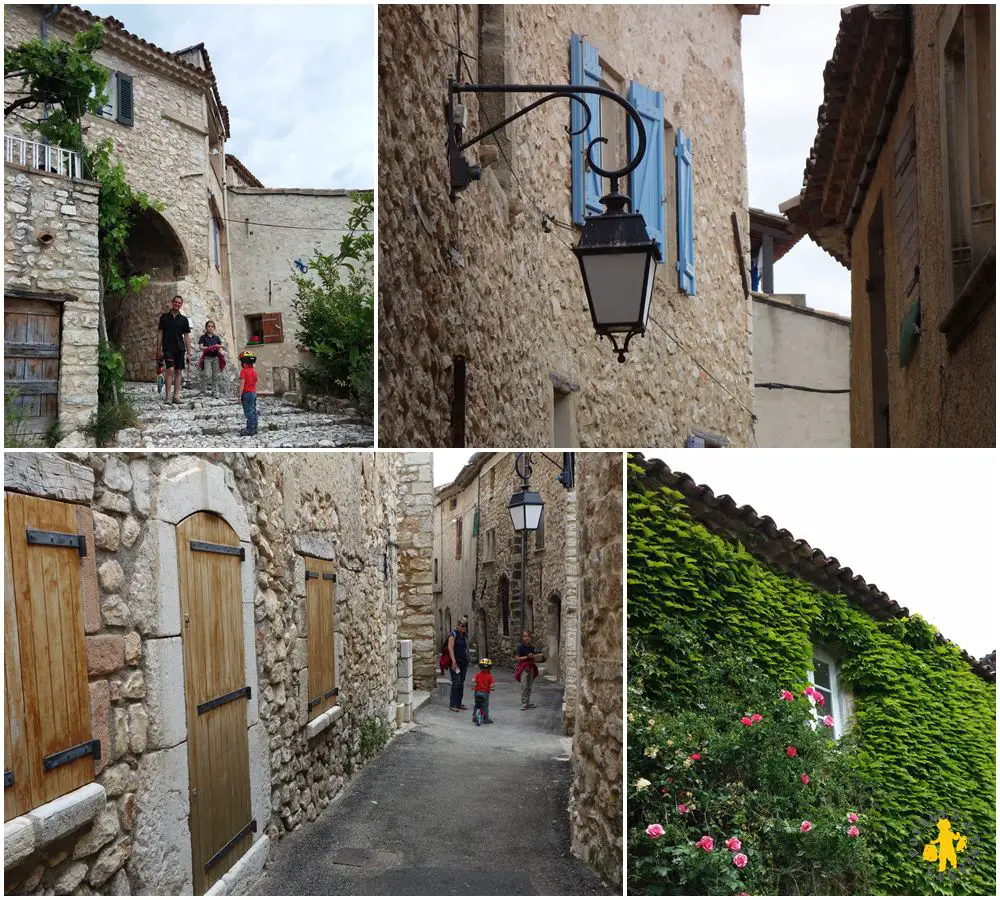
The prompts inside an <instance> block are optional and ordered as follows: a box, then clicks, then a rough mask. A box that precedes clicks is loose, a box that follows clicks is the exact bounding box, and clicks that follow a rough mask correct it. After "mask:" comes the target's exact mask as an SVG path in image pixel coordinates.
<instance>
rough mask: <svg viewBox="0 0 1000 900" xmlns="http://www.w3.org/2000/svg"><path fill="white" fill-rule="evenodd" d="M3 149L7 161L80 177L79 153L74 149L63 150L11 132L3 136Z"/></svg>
mask: <svg viewBox="0 0 1000 900" xmlns="http://www.w3.org/2000/svg"><path fill="white" fill-rule="evenodd" d="M3 149H4V159H5V160H6V161H7V162H9V163H14V164H15V165H18V166H25V167H27V168H29V169H41V170H42V171H43V172H51V173H52V174H54V175H66V176H68V177H69V178H80V177H82V166H81V165H80V154H79V153H77V152H76V151H75V150H63V149H62V147H53V146H51V145H50V144H41V143H39V142H38V141H29V140H28V139H27V138H22V137H17V136H16V135H13V134H5V135H4V136H3Z"/></svg>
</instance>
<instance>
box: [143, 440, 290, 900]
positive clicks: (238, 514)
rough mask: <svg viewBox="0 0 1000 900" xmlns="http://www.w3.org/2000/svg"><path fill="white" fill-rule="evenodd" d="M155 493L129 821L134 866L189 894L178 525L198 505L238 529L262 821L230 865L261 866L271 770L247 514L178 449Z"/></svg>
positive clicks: (252, 745)
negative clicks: (142, 692) (143, 727)
mask: <svg viewBox="0 0 1000 900" xmlns="http://www.w3.org/2000/svg"><path fill="white" fill-rule="evenodd" d="M150 494H151V497H150V499H151V504H150V506H151V510H152V517H151V520H150V521H151V525H153V526H154V527H152V528H151V529H150V532H149V538H148V539H147V543H145V544H144V545H143V547H142V548H141V552H143V553H144V554H145V555H146V558H147V560H148V562H147V565H148V566H149V568H150V575H151V591H150V594H151V595H152V596H151V597H150V603H149V607H148V609H147V610H146V611H145V613H144V615H145V619H144V625H143V631H144V635H145V640H144V642H143V662H142V665H143V674H144V676H145V687H146V703H147V707H148V710H149V732H148V739H147V752H146V753H145V754H144V755H143V756H142V757H141V759H140V762H139V772H138V775H139V779H138V780H139V785H140V786H139V790H138V792H137V795H136V804H135V808H136V820H135V825H134V826H133V839H134V842H133V848H134V849H133V853H132V857H131V859H130V860H129V862H128V864H127V865H128V870H129V872H130V874H132V875H135V876H137V877H138V880H139V882H140V883H142V884H147V885H157V887H158V889H159V890H160V892H161V893H163V894H170V895H174V894H190V893H192V890H193V887H194V880H193V872H192V852H191V831H190V826H189V816H190V810H191V806H190V797H189V792H190V785H191V778H190V773H189V769H188V733H189V732H188V723H187V715H186V709H185V702H184V691H185V676H186V672H185V667H184V650H183V638H182V636H181V635H182V627H183V626H182V622H181V618H182V616H181V585H180V575H179V567H178V552H177V527H178V525H180V524H181V523H182V522H183V521H184V520H186V519H188V518H189V517H190V516H192V515H193V514H195V513H199V512H206V513H213V514H215V515H216V516H218V517H219V518H220V519H222V520H223V521H224V522H225V523H226V524H227V525H228V526H229V527H230V528H231V529H232V530H233V531H234V532H235V533H236V537H237V538H238V539H239V543H240V546H241V547H242V548H243V550H244V553H245V556H246V561H245V562H244V563H243V564H242V565H241V567H240V582H241V593H242V630H243V648H244V669H245V672H244V677H245V682H244V683H245V684H249V685H251V688H252V692H251V697H250V700H249V702H248V703H247V740H248V744H249V757H250V759H249V763H250V790H251V793H250V802H251V809H252V814H253V816H254V818H255V819H256V820H257V821H258V823H260V824H261V827H260V828H259V829H258V831H257V833H256V835H255V840H254V843H253V846H252V847H251V849H250V850H249V851H248V852H247V854H246V855H245V856H243V857H242V858H241V859H240V861H239V862H237V863H236V866H235V867H234V868H233V870H232V872H233V873H234V875H235V873H236V870H237V869H240V870H246V869H247V868H248V867H249V868H251V869H258V868H262V867H263V864H264V862H265V861H266V859H267V852H268V845H269V840H268V838H267V836H266V834H265V833H264V832H265V830H266V823H267V821H268V819H269V816H270V796H271V772H270V752H269V749H268V744H267V734H266V731H265V729H264V726H263V724H262V723H260V722H259V720H258V709H257V703H258V697H257V685H258V681H257V654H256V646H255V623H254V600H255V596H256V578H255V573H254V565H253V544H252V543H251V538H250V522H249V520H248V518H247V514H246V511H245V509H244V508H243V506H242V505H241V504H240V503H239V502H238V501H237V500H236V497H235V495H234V493H233V491H231V490H230V489H229V487H228V486H227V485H226V478H225V472H224V471H223V470H222V469H221V468H219V467H218V466H215V465H212V464H211V463H208V462H206V461H205V460H203V459H198V458H194V457H191V456H181V457H178V458H176V459H174V460H171V462H170V463H169V464H168V465H167V466H166V467H165V468H164V470H163V471H162V472H161V473H160V475H159V477H158V478H157V480H156V482H155V483H154V485H153V490H152V491H151V492H150Z"/></svg>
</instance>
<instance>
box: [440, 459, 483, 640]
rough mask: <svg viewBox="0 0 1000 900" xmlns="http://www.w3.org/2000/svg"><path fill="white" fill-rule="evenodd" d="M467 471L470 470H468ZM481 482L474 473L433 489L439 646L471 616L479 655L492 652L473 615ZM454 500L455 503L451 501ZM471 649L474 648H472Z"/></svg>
mask: <svg viewBox="0 0 1000 900" xmlns="http://www.w3.org/2000/svg"><path fill="white" fill-rule="evenodd" d="M467 474H468V473H467ZM480 491H481V485H480V483H479V479H478V478H477V477H476V476H475V475H472V476H471V478H469V479H468V480H467V483H466V481H463V482H462V483H458V482H457V481H456V482H453V483H452V484H448V485H444V486H443V487H440V488H438V489H437V490H436V491H435V493H434V559H435V560H436V561H437V565H438V581H437V589H436V590H435V593H434V622H435V634H436V639H437V643H438V649H440V648H441V645H442V643H443V641H444V638H445V637H446V636H447V634H448V631H449V623H450V628H454V627H455V626H456V625H457V624H458V620H459V618H460V617H462V616H468V617H469V642H470V644H471V645H475V647H476V648H477V650H476V652H477V653H478V654H479V656H480V658H482V657H483V656H485V655H486V654H487V649H485V648H487V647H488V646H489V652H492V645H491V642H488V641H483V639H482V635H480V634H479V632H478V630H477V627H476V620H475V619H474V618H473V614H472V613H473V608H474V607H476V608H478V607H477V605H476V601H475V599H474V595H475V591H476V578H477V576H478V573H479V570H480V568H481V566H482V564H483V563H482V560H483V559H484V552H485V551H484V548H483V546H482V543H483V540H484V538H483V533H482V529H480V536H479V538H476V537H475V536H473V534H472V527H473V524H474V522H475V517H476V509H477V508H478V505H479V495H480ZM452 504H454V506H453V505H452ZM460 524H461V528H462V556H461V558H458V557H457V556H456V552H457V551H456V541H457V536H456V531H457V529H458V527H459V525H460ZM470 652H471V650H470Z"/></svg>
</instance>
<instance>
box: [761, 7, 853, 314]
mask: <svg viewBox="0 0 1000 900" xmlns="http://www.w3.org/2000/svg"><path fill="white" fill-rule="evenodd" d="M839 27H840V7H839V6H832V5H826V4H809V5H802V4H795V5H785V4H772V5H770V6H765V7H764V8H763V9H762V10H761V13H760V15H759V16H744V17H743V85H744V94H745V98H746V137H747V156H748V168H749V179H750V206H751V207H754V208H756V209H763V210H765V211H767V212H771V213H777V212H778V204H779V203H783V202H784V201H785V200H788V199H789V198H791V197H794V196H796V195H797V194H798V193H799V191H800V190H801V188H802V174H803V172H804V171H805V166H806V160H807V159H808V158H809V151H810V150H811V149H812V145H813V140H814V139H815V137H816V130H817V122H816V117H817V114H818V112H819V107H820V104H821V103H822V102H823V68H824V66H825V65H826V62H827V60H828V59H830V57H831V56H832V55H833V47H834V44H835V43H836V39H837V30H838V28H839ZM774 290H775V292H776V293H779V294H805V295H806V303H807V304H808V305H809V306H810V307H812V308H813V309H822V310H826V311H828V312H835V313H840V314H841V315H850V312H851V274H850V271H849V270H848V269H846V268H844V266H842V265H841V264H840V263H838V262H837V261H836V260H835V259H834V258H833V257H832V256H830V255H828V254H827V253H826V251H825V250H821V249H820V247H819V246H818V245H817V244H814V243H813V242H812V240H811V239H810V238H809V237H808V236H806V237H803V238H802V239H801V240H800V241H799V242H798V244H796V245H795V247H794V248H793V249H792V250H791V251H790V252H789V253H788V254H787V255H785V256H784V257H782V258H781V260H780V261H779V262H777V263H775V266H774Z"/></svg>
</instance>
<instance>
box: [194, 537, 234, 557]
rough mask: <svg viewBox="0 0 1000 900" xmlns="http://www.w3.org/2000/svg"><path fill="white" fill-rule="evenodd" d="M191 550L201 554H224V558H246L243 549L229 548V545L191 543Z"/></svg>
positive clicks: (206, 542)
mask: <svg viewBox="0 0 1000 900" xmlns="http://www.w3.org/2000/svg"><path fill="white" fill-rule="evenodd" d="M191 549H192V550H200V551H201V552H202V553H224V554H225V555H226V556H238V557H239V558H240V560H241V561H242V560H245V559H246V558H247V551H246V548H245V547H242V546H240V547H230V546H229V544H210V543H209V542H208V541H191Z"/></svg>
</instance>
